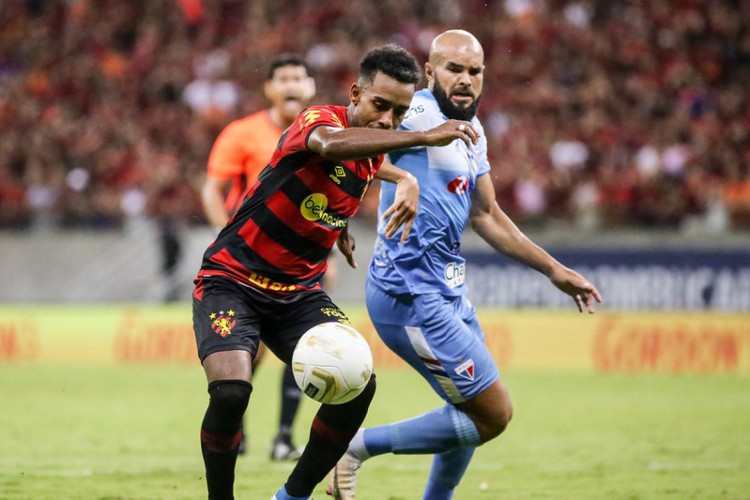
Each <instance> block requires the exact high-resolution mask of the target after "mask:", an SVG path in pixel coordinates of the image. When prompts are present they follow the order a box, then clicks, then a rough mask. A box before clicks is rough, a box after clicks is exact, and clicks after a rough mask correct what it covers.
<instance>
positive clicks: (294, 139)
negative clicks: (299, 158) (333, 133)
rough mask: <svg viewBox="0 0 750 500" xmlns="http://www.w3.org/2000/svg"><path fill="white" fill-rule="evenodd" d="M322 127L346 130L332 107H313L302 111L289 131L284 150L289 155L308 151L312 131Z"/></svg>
mask: <svg viewBox="0 0 750 500" xmlns="http://www.w3.org/2000/svg"><path fill="white" fill-rule="evenodd" d="M320 126H327V127H336V128H346V126H345V125H344V122H343V121H342V119H341V117H339V115H338V114H336V111H335V109H333V108H332V107H330V106H311V107H309V108H306V109H305V110H304V111H302V112H301V113H300V114H299V115H298V116H297V119H296V120H295V121H294V123H293V124H292V126H291V127H289V129H288V130H287V133H286V137H285V138H284V145H283V149H284V150H285V151H286V152H287V153H293V152H299V151H308V148H307V140H308V138H309V137H310V134H311V133H312V131H313V130H315V129H316V128H318V127H320Z"/></svg>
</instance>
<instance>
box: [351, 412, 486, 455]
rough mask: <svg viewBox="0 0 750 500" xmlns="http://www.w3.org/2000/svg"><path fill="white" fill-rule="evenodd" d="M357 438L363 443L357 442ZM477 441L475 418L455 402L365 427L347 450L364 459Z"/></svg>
mask: <svg viewBox="0 0 750 500" xmlns="http://www.w3.org/2000/svg"><path fill="white" fill-rule="evenodd" d="M360 434H361V435H360ZM360 438H361V439H362V442H361V443H362V444H364V446H357V444H358V443H357V441H359V439H360ZM480 444H481V441H480V439H479V433H478V432H477V428H476V426H475V425H474V422H472V421H471V419H470V418H469V417H467V416H466V414H465V413H464V412H462V411H460V410H458V409H457V408H456V407H455V406H453V405H445V406H444V407H442V408H439V409H437V410H433V411H430V412H428V413H425V414H423V415H420V416H418V417H415V418H412V419H409V420H403V421H401V422H396V423H393V424H389V425H383V426H380V427H373V428H371V429H364V430H363V431H361V433H358V435H357V436H356V437H355V439H354V440H352V443H351V444H350V447H349V451H350V452H352V454H353V455H354V456H356V457H358V458H361V459H366V458H369V457H372V456H375V455H382V454H383V453H395V454H398V455H401V454H403V455H418V454H430V453H443V452H446V451H450V450H453V449H455V448H467V447H470V448H473V447H476V446H479V445H480ZM362 448H364V449H362Z"/></svg>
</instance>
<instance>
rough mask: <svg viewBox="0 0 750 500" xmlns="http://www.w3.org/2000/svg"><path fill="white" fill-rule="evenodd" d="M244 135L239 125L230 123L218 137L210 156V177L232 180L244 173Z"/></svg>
mask: <svg viewBox="0 0 750 500" xmlns="http://www.w3.org/2000/svg"><path fill="white" fill-rule="evenodd" d="M242 141H243V137H242V134H241V130H240V129H239V127H237V126H235V124H229V125H228V126H227V127H226V128H225V129H224V130H223V131H222V132H221V133H220V134H219V137H217V138H216V142H214V145H213V147H212V148H211V153H210V154H209V156H208V172H207V174H208V177H210V178H212V179H223V180H230V179H233V178H234V177H236V176H238V175H242V173H243V169H244V164H243V158H244V151H243V143H242Z"/></svg>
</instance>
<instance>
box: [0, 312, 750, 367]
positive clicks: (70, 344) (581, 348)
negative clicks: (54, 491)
mask: <svg viewBox="0 0 750 500" xmlns="http://www.w3.org/2000/svg"><path fill="white" fill-rule="evenodd" d="M346 311H347V314H348V315H349V317H350V319H351V320H352V324H353V326H354V327H355V328H357V329H358V330H359V331H360V332H361V333H362V334H363V335H364V336H365V337H366V338H367V339H368V340H369V342H370V346H371V348H372V351H373V358H374V361H375V369H376V370H377V369H387V368H396V367H402V366H404V364H403V362H402V361H401V360H400V359H398V358H397V357H396V356H395V355H393V354H392V353H391V352H390V351H389V350H388V348H387V347H386V346H385V345H384V344H383V343H382V342H381V341H380V340H379V339H378V337H377V335H376V334H375V331H374V328H373V326H372V324H371V323H370V321H369V318H368V316H367V313H366V311H365V310H364V308H362V307H361V306H360V307H349V308H346ZM479 316H480V320H481V321H482V324H483V326H484V329H485V333H486V337H487V345H488V346H489V348H490V350H491V352H492V354H493V356H494V358H495V360H496V361H497V362H498V364H499V365H500V367H501V368H502V369H503V370H506V369H519V370H532V371H555V370H558V371H587V372H592V371H593V372H600V373H665V374H683V373H695V374H730V375H750V314H747V313H726V314H716V313H711V312H688V313H686V312H639V313H635V312H622V313H612V312H608V311H606V310H604V311H600V312H598V313H597V314H595V315H588V314H578V313H577V312H572V311H542V310H533V309H527V310H524V311H504V310H499V309H496V308H493V309H490V308H480V309H479ZM15 363H44V364H61V363H62V364H65V363H76V364H84V363H90V364H112V363H115V364H145V365H149V364H174V363H178V364H188V365H195V367H196V369H198V367H199V363H198V359H197V355H196V350H195V340H194V338H193V332H192V325H191V314H190V309H189V306H187V305H175V306H168V307H167V306H165V307H138V308H130V307H116V306H112V307H102V306H97V307H62V306H61V307H49V306H47V307H30V306H29V307H15V308H14V307H8V306H3V307H0V364H4V365H9V364H15Z"/></svg>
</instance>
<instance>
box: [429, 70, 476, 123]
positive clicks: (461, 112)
mask: <svg viewBox="0 0 750 500" xmlns="http://www.w3.org/2000/svg"><path fill="white" fill-rule="evenodd" d="M432 95H434V96H435V100H436V101H437V103H438V106H440V111H442V112H443V114H444V115H445V116H447V117H448V118H450V119H451V120H464V121H467V122H468V121H471V119H472V118H474V117H475V116H476V114H477V108H478V107H479V100H480V99H481V98H482V96H481V95H479V96H477V97H476V98H475V99H474V102H472V103H471V105H470V106H468V107H466V108H459V107H458V106H456V105H455V104H453V103H452V102H451V100H450V98H449V97H448V94H447V93H446V92H445V89H444V88H443V87H442V86H441V85H440V82H438V79H437V78H435V79H434V80H433V82H432Z"/></svg>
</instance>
